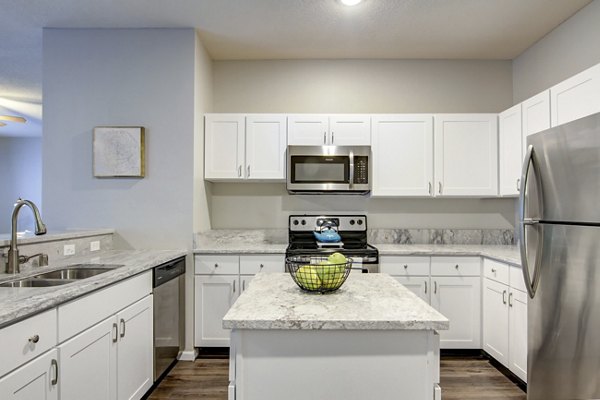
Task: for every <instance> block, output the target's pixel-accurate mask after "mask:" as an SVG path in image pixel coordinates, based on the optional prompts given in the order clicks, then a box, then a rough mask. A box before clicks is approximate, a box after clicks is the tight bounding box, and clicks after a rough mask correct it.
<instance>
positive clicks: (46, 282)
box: [0, 278, 74, 287]
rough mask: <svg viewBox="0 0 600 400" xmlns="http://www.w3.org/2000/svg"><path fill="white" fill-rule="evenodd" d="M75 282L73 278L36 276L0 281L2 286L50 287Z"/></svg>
mask: <svg viewBox="0 0 600 400" xmlns="http://www.w3.org/2000/svg"><path fill="white" fill-rule="evenodd" d="M71 282H74V280H72V279H36V278H25V279H19V280H17V281H10V282H4V283H0V287H48V286H58V285H66V284H67V283H71Z"/></svg>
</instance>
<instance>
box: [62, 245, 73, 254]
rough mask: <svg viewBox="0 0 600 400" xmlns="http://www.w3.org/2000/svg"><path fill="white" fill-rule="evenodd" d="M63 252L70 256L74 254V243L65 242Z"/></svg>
mask: <svg viewBox="0 0 600 400" xmlns="http://www.w3.org/2000/svg"><path fill="white" fill-rule="evenodd" d="M63 254H64V255H65V256H72V255H73V254H75V245H74V244H65V247H64V250H63Z"/></svg>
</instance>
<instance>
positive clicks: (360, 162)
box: [354, 156, 369, 184]
mask: <svg viewBox="0 0 600 400" xmlns="http://www.w3.org/2000/svg"><path fill="white" fill-rule="evenodd" d="M354 183H355V184H368V183H369V157H368V156H354Z"/></svg>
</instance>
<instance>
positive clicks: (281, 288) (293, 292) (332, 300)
mask: <svg viewBox="0 0 600 400" xmlns="http://www.w3.org/2000/svg"><path fill="white" fill-rule="evenodd" d="M223 328H226V329H256V330H259V329H293V330H326V329H330V330H336V329H337V330H445V329H448V328H449V321H448V319H447V318H446V317H444V316H443V315H442V314H440V313H439V312H438V311H436V310H435V309H433V308H432V307H431V306H430V305H429V304H427V303H425V302H424V301H423V300H421V299H420V298H418V297H417V296H416V295H415V294H413V293H412V292H411V291H410V290H408V289H406V288H405V287H404V286H402V285H401V284H399V283H398V282H396V280H394V279H393V278H392V277H391V276H389V275H387V274H351V275H350V276H349V277H348V279H347V281H346V282H345V283H344V285H343V286H342V287H341V288H340V289H339V290H337V291H335V292H332V293H329V294H324V295H321V294H316V293H315V294H313V293H308V292H304V291H302V290H301V289H300V288H299V287H298V286H297V285H296V284H295V283H294V281H293V280H292V278H291V277H290V276H289V274H287V273H266V272H261V273H259V274H257V275H256V277H255V278H254V279H253V280H252V282H251V283H250V285H249V287H248V288H247V289H246V291H245V292H244V293H243V294H242V295H241V296H240V297H239V298H238V300H237V301H236V302H235V304H234V305H233V307H231V308H230V309H229V311H228V312H227V314H226V315H225V317H224V318H223Z"/></svg>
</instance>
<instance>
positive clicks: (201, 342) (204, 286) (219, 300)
mask: <svg viewBox="0 0 600 400" xmlns="http://www.w3.org/2000/svg"><path fill="white" fill-rule="evenodd" d="M238 280H239V276H238V275H196V277H195V278H194V291H195V303H196V307H195V310H194V313H195V329H194V346H196V347H203V346H205V347H222V346H229V332H230V331H229V329H223V317H224V316H225V314H227V311H229V308H230V307H231V306H232V305H233V303H234V302H235V300H236V299H237V297H238V292H239V283H238Z"/></svg>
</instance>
